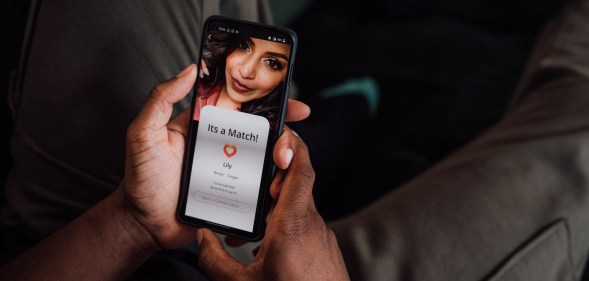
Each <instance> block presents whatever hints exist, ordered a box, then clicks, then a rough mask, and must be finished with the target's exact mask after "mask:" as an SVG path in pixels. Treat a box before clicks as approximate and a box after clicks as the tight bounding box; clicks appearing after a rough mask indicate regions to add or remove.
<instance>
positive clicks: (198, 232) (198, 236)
mask: <svg viewBox="0 0 589 281" xmlns="http://www.w3.org/2000/svg"><path fill="white" fill-rule="evenodd" d="M203 237H204V233H202V229H200V228H199V229H197V230H196V241H197V242H198V245H199V246H200V244H201V243H202V238H203Z"/></svg>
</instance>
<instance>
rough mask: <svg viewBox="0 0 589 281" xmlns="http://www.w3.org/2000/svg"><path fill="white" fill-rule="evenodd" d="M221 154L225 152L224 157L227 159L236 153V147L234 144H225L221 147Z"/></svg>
mask: <svg viewBox="0 0 589 281" xmlns="http://www.w3.org/2000/svg"><path fill="white" fill-rule="evenodd" d="M223 152H225V155H227V157H229V158H231V157H233V156H234V155H235V153H237V146H235V145H234V144H228V143H226V144H225V145H224V146H223Z"/></svg>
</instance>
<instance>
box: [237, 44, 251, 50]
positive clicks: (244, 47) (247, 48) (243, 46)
mask: <svg viewBox="0 0 589 281" xmlns="http://www.w3.org/2000/svg"><path fill="white" fill-rule="evenodd" d="M237 47H239V48H240V49H242V50H244V51H246V52H250V51H251V48H250V44H248V42H246V41H241V42H239V45H237Z"/></svg>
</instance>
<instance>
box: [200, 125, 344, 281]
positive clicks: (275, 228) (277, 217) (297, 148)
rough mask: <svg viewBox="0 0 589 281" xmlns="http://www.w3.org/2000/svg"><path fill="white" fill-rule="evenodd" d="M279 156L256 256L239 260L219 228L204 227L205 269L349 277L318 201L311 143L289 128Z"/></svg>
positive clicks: (262, 276)
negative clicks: (271, 203)
mask: <svg viewBox="0 0 589 281" xmlns="http://www.w3.org/2000/svg"><path fill="white" fill-rule="evenodd" d="M289 151H290V152H289ZM291 159H292V160H291ZM274 160H275V162H276V163H277V165H278V167H279V168H281V170H280V171H279V173H278V174H277V176H276V178H275V179H274V181H273V183H272V186H271V188H270V193H271V195H272V197H273V198H274V199H276V200H277V201H276V205H275V206H274V208H273V209H272V210H271V211H270V213H269V215H268V218H267V223H268V224H267V228H266V237H265V239H264V241H263V242H262V244H261V246H260V249H259V251H258V253H257V255H256V258H255V260H254V261H253V262H252V263H251V264H249V265H243V264H241V263H239V262H238V261H237V260H236V259H234V258H233V257H232V256H231V255H230V254H229V253H227V252H226V251H225V249H224V248H223V245H222V244H221V241H220V240H219V238H218V237H217V236H216V235H215V234H214V233H213V232H211V231H210V230H207V229H199V230H198V232H197V240H198V242H199V244H200V253H199V257H198V264H199V266H200V268H201V270H203V271H204V272H205V273H206V274H208V275H209V277H211V278H212V279H213V280H349V277H348V273H347V270H346V267H345V264H344V261H343V258H342V255H341V252H340V250H339V247H338V244H337V240H336V237H335V235H334V234H333V231H331V230H330V229H329V228H327V226H326V225H325V222H324V221H323V219H322V218H321V216H320V215H319V213H318V212H317V209H316V208H315V203H314V202H313V195H312V188H313V182H314V180H315V173H314V171H313V168H312V167H311V162H310V159H309V154H308V150H307V147H306V145H305V144H304V143H303V141H302V140H301V139H300V137H298V136H297V135H296V134H294V133H293V131H291V130H290V129H288V128H285V132H284V133H283V134H282V136H281V137H280V139H279V140H278V142H277V143H276V148H275V149H274ZM287 168H288V169H287ZM285 169H287V170H285Z"/></svg>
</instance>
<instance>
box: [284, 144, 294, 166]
mask: <svg viewBox="0 0 589 281" xmlns="http://www.w3.org/2000/svg"><path fill="white" fill-rule="evenodd" d="M293 154H294V152H293V151H292V149H290V148H287V149H286V150H285V151H284V159H285V160H286V168H288V166H290V161H291V160H292V156H293Z"/></svg>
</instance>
